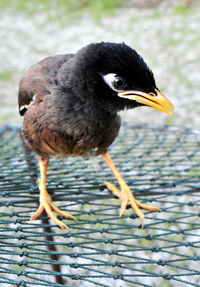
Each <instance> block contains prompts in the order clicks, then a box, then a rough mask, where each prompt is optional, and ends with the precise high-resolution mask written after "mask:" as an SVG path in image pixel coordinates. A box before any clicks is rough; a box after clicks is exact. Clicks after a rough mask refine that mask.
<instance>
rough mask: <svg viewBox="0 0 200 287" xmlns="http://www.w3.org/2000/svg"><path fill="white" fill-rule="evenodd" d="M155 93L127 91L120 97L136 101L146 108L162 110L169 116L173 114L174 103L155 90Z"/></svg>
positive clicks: (121, 93) (119, 94)
mask: <svg viewBox="0 0 200 287" xmlns="http://www.w3.org/2000/svg"><path fill="white" fill-rule="evenodd" d="M155 91H156V92H155V93H149V94H148V93H145V92H141V91H133V90H132V91H125V92H120V93H118V96H119V97H122V98H127V99H129V100H134V101H136V102H138V103H141V104H144V105H146V106H150V107H153V108H155V109H158V110H161V111H163V112H165V113H167V114H169V115H171V114H172V111H173V110H174V106H173V105H172V103H171V102H170V101H169V100H168V99H167V98H166V97H165V96H163V95H162V94H161V92H159V91H158V90H156V89H155Z"/></svg>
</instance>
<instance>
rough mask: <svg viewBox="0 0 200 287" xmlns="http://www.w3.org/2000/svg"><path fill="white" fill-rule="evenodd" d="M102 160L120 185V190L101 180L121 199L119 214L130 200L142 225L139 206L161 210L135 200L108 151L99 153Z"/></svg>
mask: <svg viewBox="0 0 200 287" xmlns="http://www.w3.org/2000/svg"><path fill="white" fill-rule="evenodd" d="M101 156H102V158H103V160H104V161H105V163H106V164H107V165H108V166H109V167H110V169H111V171H112V173H113V174H114V175H115V177H116V179H117V181H118V182H119V185H120V187H121V191H120V190H119V189H118V188H117V187H116V186H115V185H114V184H112V183H110V182H107V181H105V182H103V185H106V187H107V188H108V189H109V190H110V191H112V192H113V193H114V194H115V195H116V196H117V197H119V198H120V199H121V201H122V203H121V209H120V214H119V215H120V216H122V215H123V214H124V213H125V211H126V207H127V204H128V202H130V204H131V206H132V208H133V209H134V211H135V213H136V214H137V216H139V217H140V219H141V222H142V226H143V224H144V213H143V212H142V211H141V210H140V208H143V209H146V210H151V211H161V210H160V209H159V208H157V207H154V206H149V205H146V204H143V203H141V202H140V201H139V200H136V199H135V197H134V196H133V193H132V192H131V190H130V188H129V187H128V185H127V184H126V182H125V181H124V179H123V177H122V176H121V175H120V173H119V171H118V169H117V168H116V166H115V165H114V163H113V161H112V159H111V158H110V156H109V154H108V153H103V154H101Z"/></svg>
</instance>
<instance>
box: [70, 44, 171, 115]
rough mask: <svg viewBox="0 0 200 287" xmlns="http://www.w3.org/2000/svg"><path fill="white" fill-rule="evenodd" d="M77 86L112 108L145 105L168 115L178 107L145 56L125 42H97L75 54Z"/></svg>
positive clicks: (98, 101) (74, 85)
mask: <svg viewBox="0 0 200 287" xmlns="http://www.w3.org/2000/svg"><path fill="white" fill-rule="evenodd" d="M73 71H74V73H72V77H71V79H73V81H74V83H73V87H75V88H76V89H77V93H79V94H80V95H81V96H87V98H92V99H93V100H95V102H96V103H98V104H100V105H102V106H104V108H106V109H109V110H110V111H114V112H116V111H119V110H123V109H125V108H134V107H137V106H141V105H145V106H150V107H153V108H156V109H159V110H161V111H163V112H166V113H168V114H171V113H172V110H173V109H174V107H173V105H172V104H171V103H170V101H169V100H168V99H167V98H166V97H164V96H163V95H162V94H161V92H160V91H159V90H158V88H157V87H156V83H155V80H154V76H153V73H152V71H151V70H150V69H149V67H148V66H147V64H146V63H145V62H144V60H143V59H142V57H141V56H140V55H139V54H138V53H137V52H136V51H135V50H133V49H132V48H130V47H129V46H127V45H126V44H124V43H107V42H101V43H95V44H90V45H88V46H86V47H84V48H82V49H81V50H80V51H78V53H77V54H76V55H75V57H74V69H73Z"/></svg>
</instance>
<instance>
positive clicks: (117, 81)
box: [103, 73, 126, 91]
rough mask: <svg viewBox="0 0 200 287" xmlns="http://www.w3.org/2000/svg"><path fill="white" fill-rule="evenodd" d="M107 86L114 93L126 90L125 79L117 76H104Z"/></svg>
mask: <svg viewBox="0 0 200 287" xmlns="http://www.w3.org/2000/svg"><path fill="white" fill-rule="evenodd" d="M103 79H104V81H105V82H106V84H107V85H108V86H109V87H110V88H111V89H112V90H114V91H121V90H124V89H125V88H126V82H125V80H124V79H123V78H121V77H119V76H117V75H116V74H112V73H110V74H107V75H105V76H103Z"/></svg>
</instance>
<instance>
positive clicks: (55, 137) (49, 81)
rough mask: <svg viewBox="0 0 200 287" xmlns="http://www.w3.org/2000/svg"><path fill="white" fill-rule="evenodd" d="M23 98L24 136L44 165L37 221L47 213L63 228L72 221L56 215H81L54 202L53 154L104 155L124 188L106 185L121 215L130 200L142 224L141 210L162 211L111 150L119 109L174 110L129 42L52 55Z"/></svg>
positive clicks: (33, 74)
mask: <svg viewBox="0 0 200 287" xmlns="http://www.w3.org/2000/svg"><path fill="white" fill-rule="evenodd" d="M18 102H19V112H20V115H21V116H23V118H24V119H23V128H22V134H23V137H24V140H25V142H26V143H27V145H28V146H29V147H30V148H31V149H32V150H33V151H34V152H36V153H37V154H38V156H39V165H40V179H39V189H40V204H39V207H38V209H37V211H36V212H35V213H34V214H33V215H32V217H31V219H36V218H37V217H38V216H40V215H41V214H42V213H43V212H44V211H46V213H47V214H48V215H49V216H50V218H51V219H52V220H53V221H54V222H55V223H56V224H57V225H59V226H60V227H61V228H67V225H65V224H64V223H63V222H62V221H61V220H59V219H58V218H57V217H56V215H55V213H57V214H60V215H62V216H64V217H66V218H70V219H75V218H74V217H73V216H72V215H70V214H69V213H68V212H66V211H62V210H60V209H59V208H58V207H57V206H56V205H54V204H53V202H52V199H51V196H50V194H49V193H48V192H47V188H46V173H47V167H48V161H49V158H50V156H53V155H59V156H70V155H72V156H82V157H86V156H90V155H91V154H92V155H94V154H95V155H96V156H98V155H101V157H102V159H103V160H104V161H105V163H106V164H107V165H108V166H109V167H110V169H111V171H112V172H113V174H114V175H115V177H116V179H117V181H118V183H119V186H120V190H119V189H118V188H117V187H116V186H115V185H113V184H112V183H110V182H104V183H103V185H105V186H106V187H107V188H108V189H109V190H110V191H111V192H113V194H114V195H116V196H117V197H118V198H119V199H120V200H121V209H120V216H121V215H123V214H124V212H125V211H126V207H127V204H128V203H130V204H131V206H132V208H133V209H134V211H135V213H136V214H137V216H139V217H140V219H141V222H142V225H143V222H144V214H143V212H142V211H141V209H146V210H152V211H160V209H159V208H156V207H153V206H148V205H146V204H143V203H142V202H140V201H139V200H136V199H135V197H134V195H133V193H132V191H131V190H130V188H129V186H128V185H127V184H126V182H125V181H124V179H123V178H122V176H121V175H120V173H119V171H118V170H117V168H116V167H115V165H114V163H113V162H112V159H111V158H110V156H109V154H108V152H107V149H108V147H109V146H110V145H111V144H112V142H113V141H114V140H115V138H116V137H117V135H118V132H119V129H120V122H121V121H120V117H119V115H118V112H119V111H121V110H124V109H133V108H136V107H139V106H150V107H153V108H155V109H158V110H161V111H163V112H166V113H168V114H171V113H172V110H173V109H174V108H173V105H172V104H171V103H170V101H169V100H168V99H167V98H166V97H164V96H163V95H162V94H161V92H160V91H159V89H158V88H157V86H156V83H155V80H154V76H153V73H152V72H151V70H150V69H149V67H148V66H147V64H146V63H145V62H144V60H143V59H142V57H141V56H140V55H139V54H138V53H137V52H136V51H135V50H133V49H132V48H130V47H129V46H127V45H126V44H124V43H109V42H101V43H94V44H89V45H88V46H86V47H84V48H82V49H80V50H79V51H78V52H77V53H76V54H65V55H57V56H53V57H49V58H46V59H44V60H42V61H40V62H39V63H36V64H35V65H33V66H32V67H30V68H29V69H28V71H27V72H26V73H25V74H24V76H23V78H22V79H21V81H20V84H19V96H18ZM54 212H55V213H54Z"/></svg>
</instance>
